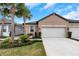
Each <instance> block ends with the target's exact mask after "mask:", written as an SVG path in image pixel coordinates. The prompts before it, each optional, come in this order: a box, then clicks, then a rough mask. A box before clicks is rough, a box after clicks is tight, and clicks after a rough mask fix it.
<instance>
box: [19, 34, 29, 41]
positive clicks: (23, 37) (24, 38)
mask: <svg viewBox="0 0 79 59" xmlns="http://www.w3.org/2000/svg"><path fill="white" fill-rule="evenodd" d="M28 39H29V36H28V35H21V36H20V37H19V40H20V41H21V42H26V41H27V40H28Z"/></svg>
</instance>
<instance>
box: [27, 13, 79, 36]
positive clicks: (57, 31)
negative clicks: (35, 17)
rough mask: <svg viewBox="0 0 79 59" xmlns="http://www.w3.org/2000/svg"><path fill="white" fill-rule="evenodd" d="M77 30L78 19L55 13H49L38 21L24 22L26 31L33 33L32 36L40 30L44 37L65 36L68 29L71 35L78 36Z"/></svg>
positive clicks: (78, 27)
mask: <svg viewBox="0 0 79 59" xmlns="http://www.w3.org/2000/svg"><path fill="white" fill-rule="evenodd" d="M31 30H33V31H31ZM78 30H79V21H78V20H69V19H66V18H64V17H62V16H60V15H58V14H56V13H53V14H50V15H48V16H46V17H44V18H42V19H40V20H39V21H36V22H31V23H26V33H27V34H28V33H33V35H34V36H35V32H37V33H38V32H42V36H45V37H67V36H68V31H71V32H72V37H79V31H78ZM43 32H44V34H43ZM75 34H76V35H75Z"/></svg>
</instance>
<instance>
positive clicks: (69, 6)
mask: <svg viewBox="0 0 79 59" xmlns="http://www.w3.org/2000/svg"><path fill="white" fill-rule="evenodd" d="M25 5H26V6H27V7H28V8H29V10H30V11H31V13H32V15H33V17H32V18H31V19H30V20H28V19H26V20H27V21H26V22H32V21H37V20H40V19H41V18H43V17H45V16H47V15H49V14H51V13H57V14H59V15H61V16H63V17H65V18H67V19H74V20H79V3H25ZM15 19H16V20H15V22H17V23H22V22H23V20H22V18H17V17H15Z"/></svg>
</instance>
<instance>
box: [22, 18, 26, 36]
mask: <svg viewBox="0 0 79 59" xmlns="http://www.w3.org/2000/svg"><path fill="white" fill-rule="evenodd" d="M23 20H24V35H26V23H25V21H26V18H25V17H23Z"/></svg>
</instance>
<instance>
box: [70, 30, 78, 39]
mask: <svg viewBox="0 0 79 59" xmlns="http://www.w3.org/2000/svg"><path fill="white" fill-rule="evenodd" d="M70 31H71V32H72V38H79V28H70Z"/></svg>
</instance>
